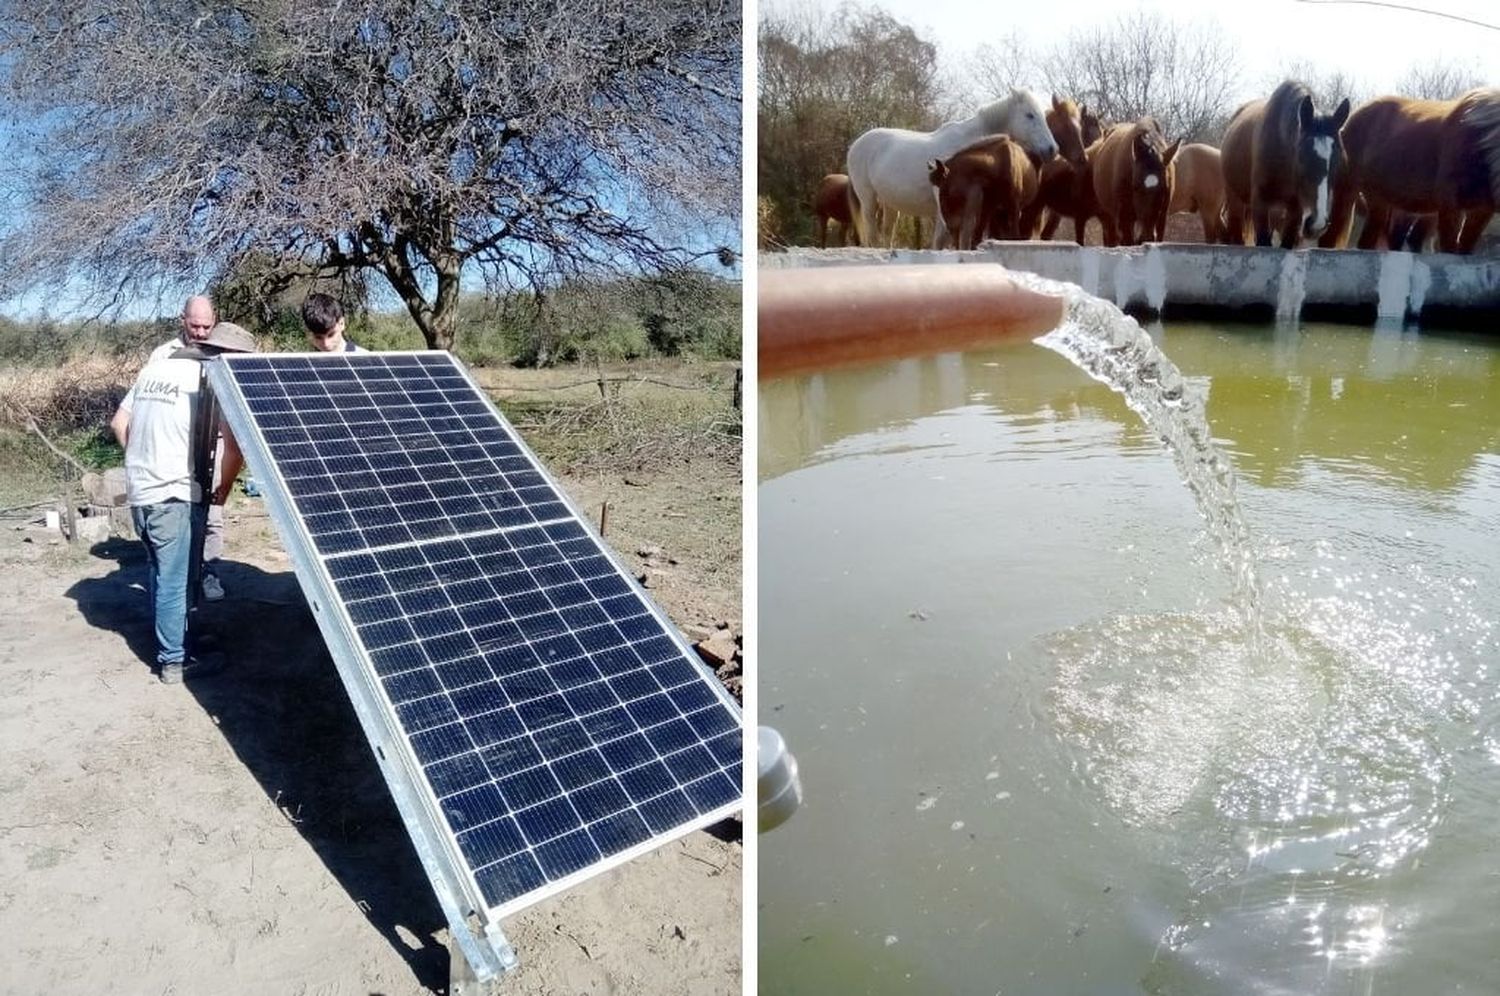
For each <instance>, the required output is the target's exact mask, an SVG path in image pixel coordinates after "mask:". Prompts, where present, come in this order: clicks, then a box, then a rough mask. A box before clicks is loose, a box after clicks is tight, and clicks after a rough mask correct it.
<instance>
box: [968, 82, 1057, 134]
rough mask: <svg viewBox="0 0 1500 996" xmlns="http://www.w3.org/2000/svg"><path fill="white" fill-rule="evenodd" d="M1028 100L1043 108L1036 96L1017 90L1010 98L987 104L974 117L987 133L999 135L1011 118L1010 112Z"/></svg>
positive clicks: (1002, 98)
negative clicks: (1002, 127) (1001, 127)
mask: <svg viewBox="0 0 1500 996" xmlns="http://www.w3.org/2000/svg"><path fill="white" fill-rule="evenodd" d="M1027 99H1029V100H1031V101H1033V102H1035V103H1036V104H1037V105H1038V106H1041V101H1038V100H1037V98H1036V94H1033V93H1031V92H1029V91H1027V90H1016V91H1015V92H1013V93H1011V94H1010V95H1009V96H1006V97H1001V98H1000V99H999V100H992V101H990V102H989V103H988V104H985V105H984V106H983V107H981V108H979V110H977V111H975V112H974V117H975V118H976V119H978V121H979V123H980V124H982V125H984V130H985V131H987V132H992V133H998V132H999V130H1000V126H1001V125H1003V124H1005V123H1006V119H1007V118H1008V117H1009V116H1010V112H1011V110H1012V109H1013V108H1014V107H1015V106H1016V104H1018V103H1020V102H1021V101H1022V100H1027Z"/></svg>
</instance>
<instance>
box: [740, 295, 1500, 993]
mask: <svg viewBox="0 0 1500 996" xmlns="http://www.w3.org/2000/svg"><path fill="white" fill-rule="evenodd" d="M1155 337H1156V339H1157V341H1158V343H1159V344H1160V345H1161V346H1162V347H1163V348H1164V350H1165V351H1166V353H1167V355H1168V356H1169V357H1170V358H1171V359H1172V360H1173V361H1174V362H1175V363H1176V364H1177V366H1178V367H1179V368H1180V369H1181V370H1182V372H1183V374H1184V375H1185V376H1186V377H1187V378H1188V381H1189V382H1190V384H1192V385H1194V386H1195V387H1198V388H1201V389H1203V390H1206V391H1207V394H1208V402H1207V414H1208V418H1209V421H1210V424H1211V427H1212V430H1213V434H1214V437H1215V438H1216V439H1217V441H1218V443H1219V445H1220V446H1221V447H1222V448H1223V450H1224V451H1225V452H1226V453H1228V454H1229V455H1230V457H1231V458H1232V460H1233V462H1234V465H1235V468H1236V470H1237V474H1238V497H1239V503H1240V507H1241V511H1242V513H1243V516H1244V519H1245V521H1246V524H1247V526H1248V528H1249V531H1250V533H1251V539H1250V543H1251V546H1252V549H1253V550H1254V553H1255V555H1256V562H1257V566H1258V569H1259V574H1260V578H1261V581H1262V583H1263V585H1264V587H1265V592H1264V601H1265V606H1264V608H1265V613H1266V626H1267V632H1268V634H1269V642H1268V644H1267V646H1265V647H1264V648H1260V649H1258V650H1256V649H1252V648H1251V647H1250V646H1248V645H1247V643H1246V640H1245V638H1244V635H1243V632H1242V627H1240V626H1238V625H1237V623H1236V618H1235V615H1234V613H1233V612H1232V611H1231V607H1230V605H1229V603H1228V599H1229V596H1230V593H1231V584H1230V581H1229V579H1228V578H1227V576H1226V575H1225V574H1224V572H1223V571H1222V570H1221V569H1220V566H1219V562H1218V560H1217V559H1216V557H1215V556H1214V550H1213V548H1212V547H1213V544H1212V543H1210V542H1209V541H1208V540H1207V538H1206V537H1205V534H1204V528H1203V520H1202V518H1201V517H1200V515H1199V513H1198V510H1197V509H1196V508H1195V505H1194V502H1193V500H1192V498H1191V496H1190V495H1189V493H1188V491H1187V489H1186V488H1185V487H1184V486H1183V485H1182V483H1181V481H1180V479H1179V477H1178V473H1177V470H1176V468H1175V467H1174V465H1173V462H1172V460H1171V459H1170V458H1169V457H1168V456H1167V455H1166V454H1165V453H1164V452H1163V450H1162V448H1161V446H1160V444H1159V443H1157V442H1156V439H1155V437H1154V436H1152V435H1150V434H1148V432H1147V431H1146V430H1145V429H1144V428H1143V427H1142V426H1141V425H1140V423H1139V420H1138V419H1137V418H1136V416H1135V415H1134V414H1132V413H1131V412H1130V411H1129V410H1128V409H1127V408H1126V407H1125V404H1124V402H1123V400H1121V399H1120V398H1119V397H1118V396H1117V395H1115V394H1113V393H1111V392H1110V391H1109V390H1108V389H1107V388H1105V387H1103V386H1101V385H1098V384H1095V383H1094V382H1092V381H1090V380H1089V379H1088V378H1086V377H1085V376H1084V375H1083V374H1082V373H1081V372H1079V371H1078V370H1076V369H1075V368H1073V367H1072V366H1071V365H1070V364H1069V363H1068V362H1067V361H1066V360H1064V359H1063V358H1062V357H1060V356H1057V355H1054V354H1052V353H1050V352H1047V351H1045V350H1043V349H1041V348H1039V347H1036V346H1033V345H1030V344H1018V345H1015V346H1008V347H1004V348H997V349H994V350H989V351H983V352H972V353H968V354H949V355H943V356H937V357H928V358H923V359H914V360H905V361H898V362H893V363H887V364H882V365H878V366H870V367H861V368H857V369H850V370H842V371H836V372H829V373H823V374H819V375H814V376H808V377H800V378H789V379H784V380H777V381H772V382H769V383H766V384H764V385H762V387H761V398H760V402H761V404H760V413H761V414H760V419H761V422H760V445H761V453H760V468H761V475H762V477H761V486H760V504H759V519H760V551H759V559H760V593H759V598H760V610H759V613H760V639H761V648H760V655H759V660H760V667H761V671H760V681H761V685H760V688H761V691H760V709H761V717H762V722H764V723H768V724H770V725H774V726H777V727H778V728H779V729H780V730H781V731H782V733H783V734H784V735H785V736H786V738H787V740H788V743H789V745H790V747H791V749H792V750H793V752H794V753H795V754H796V756H797V758H798V761H799V763H800V765H801V770H802V775H803V782H804V788H805V791H806V803H805V804H804V807H803V809H802V810H801V811H799V812H798V813H797V814H796V815H795V816H794V817H793V818H792V820H791V821H790V822H788V823H787V824H785V825H784V826H783V827H781V828H780V829H778V830H776V831H774V832H772V833H770V834H767V835H765V836H764V837H762V838H761V839H760V946H761V952H760V979H761V989H762V991H763V992H766V993H830V992H875V993H887V992H890V993H896V992H901V993H908V992H924V993H925V992H933V993H981V994H986V996H988V994H993V993H996V992H1004V993H1120V992H1152V993H1220V992H1224V993H1239V992H1254V993H1261V992H1264V993H1314V992H1316V993H1345V992H1348V993H1438V992H1458V991H1463V992H1494V991H1500V958H1497V956H1496V955H1495V954H1494V952H1495V951H1496V950H1497V949H1500V767H1497V765H1500V737H1497V736H1496V731H1495V724H1496V722H1497V720H1500V683H1497V678H1500V676H1497V675H1495V674H1494V673H1493V671H1494V669H1495V665H1496V664H1497V654H1496V645H1495V634H1494V633H1493V631H1492V626H1493V621H1494V620H1495V619H1496V617H1497V611H1496V610H1497V602H1500V594H1497V591H1500V584H1497V582H1500V541H1497V539H1496V536H1497V535H1500V346H1497V345H1496V341H1494V340H1487V339H1485V338H1482V337H1468V338H1464V337H1457V336H1442V335H1436V334H1424V335H1421V336H1418V335H1415V334H1402V333H1394V332H1371V331H1370V330H1367V329H1353V328H1347V327H1333V326H1311V327H1303V328H1301V329H1294V330H1280V331H1277V330H1271V329H1264V330H1261V329H1248V328H1245V327H1243V326H1238V327H1235V326H1230V327H1223V328H1216V327H1210V326H1203V325H1173V326H1171V327H1169V328H1166V329H1158V330H1157V331H1156V333H1155Z"/></svg>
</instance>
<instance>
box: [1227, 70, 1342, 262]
mask: <svg viewBox="0 0 1500 996" xmlns="http://www.w3.org/2000/svg"><path fill="white" fill-rule="evenodd" d="M1348 117H1349V100H1348V98H1345V99H1344V100H1343V101H1341V102H1340V103H1339V106H1338V107H1337V108H1336V109H1335V110H1334V112H1333V113H1332V114H1319V113H1318V112H1317V110H1316V108H1314V107H1313V99H1312V93H1311V91H1309V90H1308V89H1307V87H1305V86H1303V85H1302V84H1301V83H1298V82H1296V81H1295V80H1287V81H1286V82H1284V83H1282V84H1281V85H1280V86H1278V87H1277V88H1276V89H1275V90H1272V91H1271V96H1270V97H1268V98H1267V99H1265V100H1252V101H1250V102H1249V103H1248V104H1245V105H1243V106H1242V107H1240V109H1239V110H1237V111H1235V112H1234V117H1232V118H1230V120H1229V127H1228V129H1227V130H1226V131H1225V132H1224V144H1223V145H1222V146H1221V147H1220V151H1221V152H1222V153H1223V163H1224V190H1225V201H1226V215H1227V221H1228V228H1229V236H1228V238H1229V241H1230V242H1234V243H1240V244H1243V243H1244V241H1245V212H1246V209H1247V208H1248V210H1249V213H1250V218H1251V220H1252V222H1253V223H1254V225H1255V244H1256V245H1259V246H1268V245H1270V244H1271V211H1272V210H1273V209H1275V208H1278V207H1279V208H1281V210H1282V221H1281V248H1283V249H1291V248H1292V247H1294V246H1295V245H1296V244H1297V239H1298V237H1299V236H1300V235H1306V236H1307V237H1308V238H1317V237H1318V236H1319V235H1321V234H1323V231H1324V229H1325V228H1327V227H1328V221H1329V217H1330V215H1331V211H1332V203H1331V195H1332V187H1333V185H1334V184H1335V183H1337V182H1338V178H1339V176H1340V174H1341V173H1342V172H1343V162H1344V147H1343V144H1342V143H1341V142H1340V141H1339V130H1340V129H1341V128H1343V127H1344V122H1345V121H1346V120H1347V119H1348Z"/></svg>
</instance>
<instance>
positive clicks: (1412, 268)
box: [760, 242, 1500, 331]
mask: <svg viewBox="0 0 1500 996" xmlns="http://www.w3.org/2000/svg"><path fill="white" fill-rule="evenodd" d="M953 262H958V263H1000V264H1001V265H1003V266H1005V267H1007V268H1009V269H1012V270H1021V271H1025V272H1029V273H1036V274H1039V275H1041V276H1044V277H1049V278H1051V279H1054V280H1065V281H1068V282H1069V283H1075V284H1078V285H1079V286H1081V287H1082V288H1083V289H1084V290H1086V291H1088V292H1089V293H1091V294H1095V295H1098V296H1099V297H1103V298H1105V299H1107V300H1110V301H1113V302H1114V303H1115V304H1116V305H1118V306H1119V307H1121V308H1123V309H1124V310H1126V311H1129V312H1131V313H1133V314H1142V315H1159V316H1163V317H1167V318H1190V317H1227V318H1240V319H1244V320H1247V321H1266V320H1268V319H1271V318H1279V319H1292V320H1295V319H1297V318H1299V317H1300V318H1303V319H1307V320H1319V321H1342V322H1352V323H1357V324H1362V325H1369V324H1374V323H1375V322H1377V321H1381V322H1403V321H1414V322H1416V323H1418V324H1420V325H1430V326H1441V327H1445V328H1453V327H1471V328H1477V329H1481V330H1487V331H1500V258H1497V257H1491V256H1456V255H1451V254H1446V253H1423V254H1420V255H1417V254H1413V253H1409V252H1389V251H1378V250H1359V249H1295V250H1290V251H1288V250H1285V249H1280V248H1274V247H1259V246H1220V245H1202V244H1191V243H1153V244H1150V245H1145V246H1130V247H1124V248H1116V249H1104V248H1099V247H1096V246H1079V245H1076V244H1074V243H1066V242H986V243H983V244H981V245H980V247H979V248H978V249H975V250H973V251H970V252H958V251H955V250H945V251H938V252H934V251H930V250H914V249H892V250H885V249H821V250H820V249H793V250H791V251H788V252H785V253H763V254H762V255H761V257H760V264H761V265H762V266H765V267H768V268H777V267H809V266H848V265H857V264H878V263H953Z"/></svg>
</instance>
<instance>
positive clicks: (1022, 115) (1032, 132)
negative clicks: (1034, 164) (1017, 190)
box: [975, 90, 1057, 162]
mask: <svg viewBox="0 0 1500 996" xmlns="http://www.w3.org/2000/svg"><path fill="white" fill-rule="evenodd" d="M975 118H977V119H978V121H979V124H980V125H981V126H982V132H981V133H982V134H985V135H999V134H1005V135H1009V136H1010V137H1011V139H1012V140H1014V141H1016V142H1018V143H1020V146H1021V148H1022V149H1024V150H1025V151H1026V152H1027V153H1028V154H1030V155H1032V156H1035V157H1036V159H1037V161H1038V162H1047V161H1048V160H1049V159H1052V158H1054V157H1055V156H1056V155H1057V139H1055V138H1053V137H1052V130H1051V129H1050V128H1048V127H1047V113H1046V111H1045V110H1043V109H1042V102H1041V101H1040V100H1039V99H1038V98H1037V96H1036V94H1034V93H1028V92H1027V91H1025V90H1011V92H1010V96H1008V97H1004V98H1002V99H1000V100H997V101H995V102H994V103H992V104H987V105H985V106H984V107H981V108H980V109H979V112H978V113H977V114H976V115H975Z"/></svg>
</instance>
